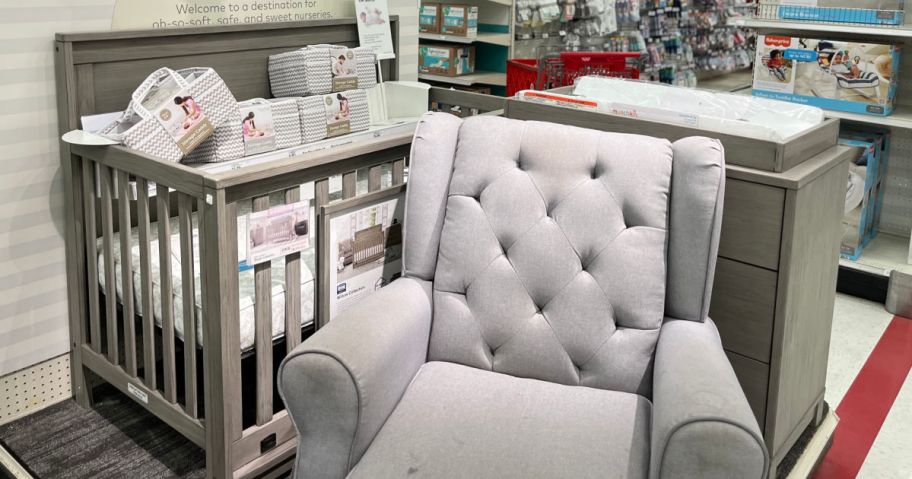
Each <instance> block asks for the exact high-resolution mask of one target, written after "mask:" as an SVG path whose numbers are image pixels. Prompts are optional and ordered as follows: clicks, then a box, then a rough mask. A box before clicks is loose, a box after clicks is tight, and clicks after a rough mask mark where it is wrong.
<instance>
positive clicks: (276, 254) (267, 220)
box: [246, 201, 310, 265]
mask: <svg viewBox="0 0 912 479" xmlns="http://www.w3.org/2000/svg"><path fill="white" fill-rule="evenodd" d="M309 232H310V202H309V201H300V202H298V203H291V204H287V205H280V206H274V207H272V208H269V209H268V210H265V211H257V212H255V213H250V214H249V215H248V217H247V261H246V264H247V265H255V264H259V263H264V262H266V261H271V260H273V259H276V258H281V257H283V256H286V255H289V254H292V253H295V252H298V251H303V250H305V249H307V247H308V246H310V236H309V235H308V233H309Z"/></svg>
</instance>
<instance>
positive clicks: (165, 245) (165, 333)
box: [155, 185, 177, 403]
mask: <svg viewBox="0 0 912 479" xmlns="http://www.w3.org/2000/svg"><path fill="white" fill-rule="evenodd" d="M170 196H171V195H170V194H169V193H168V187H167V186H165V185H155V197H156V204H157V206H158V217H157V218H158V222H157V223H158V261H159V281H160V283H161V284H160V285H159V288H160V290H161V320H162V368H164V373H165V374H164V381H165V384H164V385H163V386H164V390H165V399H167V400H168V401H169V402H171V403H175V402H177V392H176V389H177V388H176V384H177V381H176V374H175V370H174V367H175V366H174V361H175V360H174V294H173V291H172V288H173V286H172V283H171V214H170Z"/></svg>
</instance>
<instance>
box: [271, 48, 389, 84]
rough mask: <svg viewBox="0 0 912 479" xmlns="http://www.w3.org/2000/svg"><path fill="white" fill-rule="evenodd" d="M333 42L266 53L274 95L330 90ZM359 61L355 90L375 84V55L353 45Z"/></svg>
mask: <svg viewBox="0 0 912 479" xmlns="http://www.w3.org/2000/svg"><path fill="white" fill-rule="evenodd" d="M332 48H344V47H338V46H335V45H311V46H308V47H304V48H301V49H299V50H294V51H290V52H285V53H279V54H277V55H270V56H269V87H270V89H271V90H272V96H274V97H288V96H308V95H323V94H326V93H331V92H332V57H331V55H330V49H332ZM352 51H353V52H354V53H355V60H356V61H357V62H358V64H357V66H356V71H357V74H358V89H365V90H366V89H370V88H373V87H374V85H376V84H377V56H376V55H375V54H374V53H373V52H371V51H370V50H367V49H364V48H353V49H352Z"/></svg>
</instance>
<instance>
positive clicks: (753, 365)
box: [725, 351, 769, 433]
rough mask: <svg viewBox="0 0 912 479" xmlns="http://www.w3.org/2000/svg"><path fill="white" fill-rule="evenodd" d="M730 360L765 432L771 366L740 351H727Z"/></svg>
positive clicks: (761, 430)
mask: <svg viewBox="0 0 912 479" xmlns="http://www.w3.org/2000/svg"><path fill="white" fill-rule="evenodd" d="M725 355H726V356H728V361H729V362H731V365H732V369H734V370H735V376H737V377H738V382H739V383H741V389H743V390H744V395H745V396H747V403H748V404H750V407H751V410H752V411H754V417H756V418H757V423H758V424H760V432H761V433H763V432H764V429H765V424H766V393H767V391H768V388H769V366H767V365H766V364H763V363H761V362H760V361H754V360H753V359H751V358H745V357H744V356H741V355H740V354H738V353H733V352H731V351H725Z"/></svg>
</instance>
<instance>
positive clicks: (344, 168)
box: [71, 134, 411, 477]
mask: <svg viewBox="0 0 912 479" xmlns="http://www.w3.org/2000/svg"><path fill="white" fill-rule="evenodd" d="M410 141H411V135H410V134H400V135H396V136H390V137H382V138H377V139H374V140H371V141H369V142H366V143H359V144H352V145H347V146H344V147H340V148H334V149H333V150H330V151H322V152H315V153H310V154H306V155H302V156H298V157H292V158H288V159H284V160H280V161H276V162H272V163H270V164H268V165H263V166H251V167H250V168H244V169H240V170H232V171H229V172H226V173H223V174H216V175H213V174H207V173H205V172H203V171H200V170H197V169H193V168H188V167H186V166H183V165H179V164H172V163H165V162H161V161H158V160H156V159H153V158H148V157H145V158H143V157H142V155H137V154H136V153H135V152H132V151H128V150H126V149H123V148H120V147H110V148H98V147H88V146H73V147H72V153H73V155H72V157H71V161H72V171H73V179H74V182H73V194H74V198H78V201H79V202H80V204H81V208H79V209H78V212H79V214H78V216H77V218H76V224H77V225H78V227H79V229H80V231H81V241H80V243H81V245H80V247H79V248H78V251H79V261H78V263H79V265H80V271H81V275H82V278H83V279H84V280H83V281H78V282H76V283H75V284H73V285H71V286H73V287H76V288H79V289H80V293H79V294H78V296H79V298H80V301H82V302H84V304H85V309H84V310H83V311H84V315H82V316H81V321H80V323H79V324H81V325H82V326H83V328H82V329H81V331H79V333H80V334H74V338H79V340H78V341H74V347H77V348H79V350H80V352H81V357H82V363H83V365H84V366H85V367H86V369H87V370H88V371H91V373H93V374H97V375H99V376H101V377H102V378H103V379H104V380H105V381H107V382H109V383H111V384H113V385H115V386H116V387H118V388H119V389H121V390H122V391H123V392H124V393H126V394H128V395H130V396H132V397H133V398H134V399H136V400H137V401H139V402H140V403H142V404H143V405H144V406H145V407H147V408H148V409H149V410H151V411H152V412H153V413H154V414H156V415H157V416H159V417H160V418H162V419H163V420H164V421H165V422H167V423H168V424H169V425H171V426H172V427H174V428H175V429H177V430H178V431H180V432H181V433H183V434H184V435H186V436H187V437H188V438H190V439H191V440H192V441H194V442H195V443H197V444H199V445H200V446H202V447H205V448H206V450H207V462H208V468H209V470H210V473H211V474H212V476H213V477H228V476H232V475H234V476H235V477H252V476H257V475H258V474H260V473H262V472H264V471H267V470H269V468H271V467H273V466H275V465H276V464H277V463H280V462H282V461H284V460H286V459H288V458H289V457H290V456H291V455H292V454H293V452H294V446H295V442H294V440H293V439H294V435H295V433H294V429H293V426H292V424H291V421H290V418H289V417H288V415H287V413H286V412H285V411H284V410H283V408H281V407H277V405H278V406H280V404H278V403H277V401H278V398H277V396H276V394H275V391H276V388H275V383H274V378H275V373H274V371H275V368H276V366H277V361H278V360H280V359H281V357H284V355H285V354H287V352H289V351H291V350H292V349H293V348H294V347H296V346H297V345H298V344H300V343H301V341H302V324H301V323H302V321H301V317H302V311H301V294H302V291H301V287H300V285H301V274H302V272H301V268H302V258H301V254H300V253H292V254H288V255H286V256H284V258H282V259H281V261H284V266H285V273H284V274H285V284H286V288H285V291H286V292H285V311H284V319H285V321H284V327H283V333H284V343H285V346H284V351H282V352H281V354H279V355H278V356H276V355H274V341H273V326H272V318H273V312H272V311H273V305H272V301H273V288H272V270H271V269H272V263H271V262H265V263H261V264H257V265H255V266H254V277H255V287H254V297H255V304H254V331H255V332H254V338H255V339H254V346H253V350H252V352H251V353H250V354H251V355H252V356H253V361H254V363H255V374H253V375H249V376H245V375H242V359H241V347H240V331H239V329H240V326H239V323H240V317H239V311H240V304H239V284H238V263H237V260H236V259H237V258H238V254H237V253H238V248H239V247H240V248H243V247H244V245H239V244H238V237H237V228H238V224H237V212H238V208H239V204H241V203H244V202H250V203H251V204H252V211H262V210H266V209H268V208H269V207H271V206H276V205H277V204H289V203H295V202H297V201H299V200H300V198H301V188H302V186H301V185H305V184H307V185H312V186H311V187H312V188H314V195H313V196H314V200H313V208H314V211H316V212H319V210H320V207H321V206H323V205H325V204H327V203H328V202H329V198H330V191H329V183H330V178H331V177H333V176H335V175H340V176H341V183H342V186H341V197H343V198H351V197H354V196H355V195H356V190H357V182H356V176H357V172H358V170H361V169H366V170H367V177H368V181H367V183H368V191H376V190H378V189H380V187H381V176H382V170H384V169H387V170H389V171H390V176H391V177H392V180H391V182H392V184H393V185H399V184H402V182H403V181H404V173H405V168H406V166H405V165H406V161H405V158H406V157H407V155H408V150H409V146H410ZM276 193H280V195H278V196H279V198H277V195H276ZM171 218H176V220H177V222H176V224H177V226H176V228H177V231H176V232H173V231H172V227H171V223H170V219H171ZM96 221H98V222H99V223H100V224H95V223H96ZM319 224H320V221H319V219H318V220H317V225H319ZM133 225H136V227H137V230H138V245H137V244H134V240H133V238H132V237H131V230H130V227H131V226H133ZM153 225H154V226H155V228H153ZM194 229H197V231H198V233H197V235H198V238H199V240H198V245H195V243H194V239H193V236H194ZM312 231H313V230H312ZM172 233H176V234H177V237H178V241H176V242H175V243H174V244H173V245H172V241H171V235H172ZM115 245H117V246H119V248H120V252H121V253H120V264H119V265H117V264H116V263H115V251H114V249H115ZM134 246H138V248H137V249H138V255H137V260H138V261H137V262H138V264H135V263H134V258H133V255H132V254H131V250H132V249H133V247H134ZM98 255H100V256H101V258H102V261H101V262H100V264H101V265H102V266H101V268H103V269H102V270H99V262H98V260H97V258H98ZM172 255H173V256H174V257H177V258H180V268H179V269H176V268H174V269H173V268H172V261H171V258H172ZM194 257H198V258H199V265H200V269H201V271H200V272H199V276H200V283H199V285H197V283H196V282H195V281H194V280H193V278H194V276H195V275H196V273H197V272H196V271H194V268H195V265H194ZM320 258H321V255H320V254H315V259H316V262H317V263H316V269H317V271H319V270H321V268H323V267H324V265H322V264H320ZM154 259H157V260H158V263H159V275H158V276H157V277H156V276H155V274H154V264H153V263H154ZM134 271H138V272H139V274H138V275H136V276H135V277H136V280H137V281H138V283H137V284H135V285H134ZM101 277H104V287H105V291H104V293H105V294H102V293H103V292H102V291H101V289H100V286H99V284H100V279H101ZM314 277H315V278H316V277H319V274H317V273H316V271H315V272H314ZM154 280H157V281H158V282H157V283H156V284H153V281H154ZM178 280H179V281H178ZM197 287H199V288H201V289H200V291H199V293H200V296H201V299H202V308H201V310H202V314H201V315H197V308H196V300H195V298H196V295H197V291H196V288H197ZM321 287H322V285H319V284H318V285H316V289H317V294H320V289H321ZM118 288H120V291H121V294H120V296H121V297H120V301H118V295H117V294H116V291H117V289H118ZM134 288H135V289H136V290H138V294H137V298H136V299H137V301H134V298H133V294H132V291H134ZM156 291H160V294H159V295H157V296H156V294H155V292H156ZM175 293H179V294H176V295H175ZM176 296H179V300H176V299H175V298H176ZM177 301H180V303H177ZM137 303H138V304H137ZM317 303H318V302H317V301H314V304H315V305H317ZM178 305H179V306H180V308H179V309H180V313H181V314H177V312H176V306H178ZM118 311H120V312H121V314H118ZM156 311H158V316H159V317H160V319H161V328H160V329H159V328H158V327H157V325H156V322H155V319H156V314H155V313H156ZM315 316H316V315H315ZM178 321H179V322H181V326H182V327H183V328H182V329H183V332H184V334H183V337H182V338H178V336H177V333H176V331H175V323H176V322H178ZM198 322H201V323H202V330H203V343H204V344H202V345H198V344H196V339H197V337H196V333H195V332H196V328H197V323H198ZM181 339H182V340H181ZM198 346H201V347H198ZM199 355H201V356H202V360H200V358H199V357H198V356H199ZM200 380H201V381H200ZM247 381H251V382H253V383H255V388H254V389H255V395H254V396H255V400H254V404H249V403H247V404H245V403H244V401H243V400H242V399H241V398H243V397H244V394H243V392H242V383H244V382H247ZM200 384H202V388H200ZM200 403H202V404H200ZM245 409H247V410H250V409H253V410H255V414H254V415H253V416H254V417H253V421H252V423H250V424H245V423H244V421H243V416H244V414H243V411H244V410H245ZM220 471H221V472H220Z"/></svg>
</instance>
